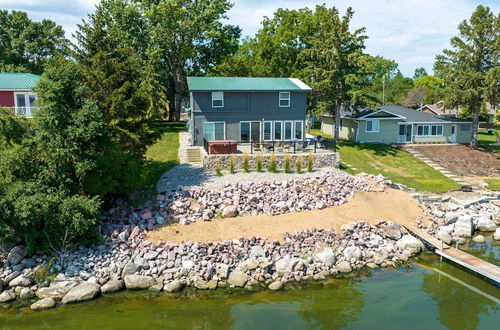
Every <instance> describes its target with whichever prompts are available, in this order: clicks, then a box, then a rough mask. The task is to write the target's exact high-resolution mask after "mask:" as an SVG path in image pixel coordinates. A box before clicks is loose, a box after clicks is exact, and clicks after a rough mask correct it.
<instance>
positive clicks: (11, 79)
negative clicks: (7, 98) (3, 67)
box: [0, 72, 40, 90]
mask: <svg viewBox="0 0 500 330" xmlns="http://www.w3.org/2000/svg"><path fill="white" fill-rule="evenodd" d="M38 79H40V76H39V75H36V74H31V73H18V72H16V73H10V72H5V73H3V72H2V73H0V90H20V89H22V90H24V89H33V88H34V87H35V85H36V82H37V81H38Z"/></svg>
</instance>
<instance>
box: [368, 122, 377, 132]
mask: <svg viewBox="0 0 500 330" xmlns="http://www.w3.org/2000/svg"><path fill="white" fill-rule="evenodd" d="M379 126H380V121H379V120H367V121H366V131H367V132H378V131H379Z"/></svg>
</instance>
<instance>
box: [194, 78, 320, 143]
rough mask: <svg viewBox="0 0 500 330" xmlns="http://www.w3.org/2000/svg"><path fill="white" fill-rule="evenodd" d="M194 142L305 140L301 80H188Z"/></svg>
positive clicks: (306, 88)
mask: <svg viewBox="0 0 500 330" xmlns="http://www.w3.org/2000/svg"><path fill="white" fill-rule="evenodd" d="M187 82H188V87H189V92H190V103H191V118H190V120H191V123H190V129H191V143H192V145H196V146H202V145H203V142H204V139H206V140H207V141H214V140H236V141H238V142H239V143H249V142H251V141H252V142H257V143H258V142H268V141H294V140H303V139H304V137H305V125H306V109H307V93H308V92H310V91H311V88H310V87H309V86H307V85H306V84H304V83H303V82H302V81H300V80H299V79H296V78H236V77H188V78H187Z"/></svg>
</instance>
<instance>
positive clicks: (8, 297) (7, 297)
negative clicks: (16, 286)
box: [0, 290, 16, 303]
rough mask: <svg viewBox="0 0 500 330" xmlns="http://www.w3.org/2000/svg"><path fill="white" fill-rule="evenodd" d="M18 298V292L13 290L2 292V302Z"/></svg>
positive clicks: (0, 296) (0, 298) (0, 295)
mask: <svg viewBox="0 0 500 330" xmlns="http://www.w3.org/2000/svg"><path fill="white" fill-rule="evenodd" d="M14 300H16V294H15V293H14V291H12V290H5V291H4V292H2V293H0V303H6V302H11V301H14Z"/></svg>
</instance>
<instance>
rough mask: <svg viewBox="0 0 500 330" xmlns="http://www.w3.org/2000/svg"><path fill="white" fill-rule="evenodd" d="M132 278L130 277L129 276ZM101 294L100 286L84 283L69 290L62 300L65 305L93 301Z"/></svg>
mask: <svg viewBox="0 0 500 330" xmlns="http://www.w3.org/2000/svg"><path fill="white" fill-rule="evenodd" d="M129 276H130V275H129ZM100 293H101V289H100V288H99V285H97V284H95V283H88V282H83V283H80V284H78V285H77V286H75V287H74V288H72V289H71V290H69V292H68V293H67V294H66V295H65V296H64V298H63V299H62V302H63V304H70V303H75V302H80V301H86V300H91V299H94V298H95V297H97V296H98V295H99V294H100Z"/></svg>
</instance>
